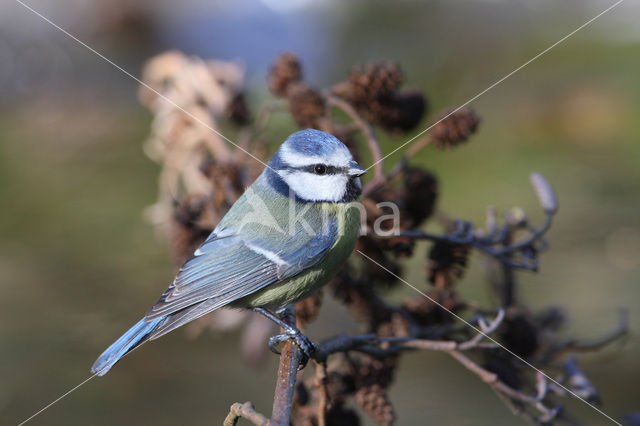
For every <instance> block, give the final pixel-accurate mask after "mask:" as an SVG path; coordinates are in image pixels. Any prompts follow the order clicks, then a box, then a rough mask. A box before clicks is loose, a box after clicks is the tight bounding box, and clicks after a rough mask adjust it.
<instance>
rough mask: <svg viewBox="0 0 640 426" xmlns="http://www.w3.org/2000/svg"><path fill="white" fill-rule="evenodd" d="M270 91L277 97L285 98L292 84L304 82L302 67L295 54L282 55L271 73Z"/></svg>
mask: <svg viewBox="0 0 640 426" xmlns="http://www.w3.org/2000/svg"><path fill="white" fill-rule="evenodd" d="M267 80H268V81H267V82H268V85H269V90H270V91H271V93H273V94H274V95H275V96H278V97H284V96H286V94H287V88H288V86H289V84H290V83H292V82H294V81H300V80H302V66H301V65H300V61H299V60H298V57H297V56H296V55H294V54H293V53H285V54H283V55H280V56H279V57H278V59H276V62H275V63H274V64H273V66H272V67H271V70H270V71H269V76H268V78H267Z"/></svg>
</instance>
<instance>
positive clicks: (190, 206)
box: [169, 196, 212, 264]
mask: <svg viewBox="0 0 640 426" xmlns="http://www.w3.org/2000/svg"><path fill="white" fill-rule="evenodd" d="M208 207H209V206H208V200H207V199H206V198H205V197H199V196H191V197H187V198H185V199H184V200H182V201H181V202H178V203H176V205H175V207H174V211H173V218H172V221H171V222H170V225H169V241H170V248H171V253H172V255H173V258H174V259H175V262H176V263H177V264H181V263H183V262H184V261H186V260H187V259H188V258H189V256H191V255H192V254H193V252H194V250H195V249H196V248H197V247H198V245H200V244H201V243H202V242H203V241H204V239H205V238H206V237H207V235H209V234H210V233H211V230H212V229H211V228H207V227H203V226H202V224H201V222H200V220H201V218H202V216H203V215H204V214H205V210H206V209H207V208H208Z"/></svg>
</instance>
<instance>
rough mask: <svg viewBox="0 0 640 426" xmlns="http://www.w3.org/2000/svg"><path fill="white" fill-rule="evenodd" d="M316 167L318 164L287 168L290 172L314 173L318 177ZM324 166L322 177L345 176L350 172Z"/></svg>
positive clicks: (340, 168)
mask: <svg viewBox="0 0 640 426" xmlns="http://www.w3.org/2000/svg"><path fill="white" fill-rule="evenodd" d="M316 166H317V164H311V165H308V166H302V167H287V168H288V169H289V170H296V171H300V172H307V173H313V174H314V175H317V174H318V173H317V172H316ZM323 166H324V167H325V172H324V173H322V174H321V175H338V174H345V173H347V170H348V169H347V168H346V167H336V166H328V165H326V164H323Z"/></svg>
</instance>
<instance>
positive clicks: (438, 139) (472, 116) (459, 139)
mask: <svg viewBox="0 0 640 426" xmlns="http://www.w3.org/2000/svg"><path fill="white" fill-rule="evenodd" d="M435 122H436V123H437V124H435V125H434V126H433V127H432V128H431V129H430V130H429V135H431V137H432V138H433V140H434V142H435V146H436V147H437V148H441V149H442V148H455V147H456V146H458V145H459V144H461V143H463V142H465V141H466V140H467V139H468V138H469V136H471V135H472V134H473V133H474V132H475V131H476V129H477V128H478V125H479V124H480V117H479V116H478V114H477V113H476V112H475V111H474V110H473V109H471V108H462V109H460V110H458V111H455V112H453V113H452V112H451V111H445V112H444V113H443V114H441V115H440V116H438V118H436V120H435Z"/></svg>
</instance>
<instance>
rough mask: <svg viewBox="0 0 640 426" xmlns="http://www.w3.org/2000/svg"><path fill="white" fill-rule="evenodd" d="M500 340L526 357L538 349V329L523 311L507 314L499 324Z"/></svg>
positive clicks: (516, 352)
mask: <svg viewBox="0 0 640 426" xmlns="http://www.w3.org/2000/svg"><path fill="white" fill-rule="evenodd" d="M500 339H501V342H502V343H503V344H504V345H505V346H506V347H507V348H509V349H510V350H511V351H513V352H514V353H515V354H517V355H519V356H521V357H525V358H526V357H528V356H530V355H532V354H533V353H534V352H535V351H536V350H537V349H538V330H537V329H536V326H535V324H534V323H533V322H532V321H531V319H530V318H529V317H528V316H527V315H525V314H524V313H516V314H514V315H508V316H507V318H505V319H504V321H503V322H502V324H501V325H500Z"/></svg>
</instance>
